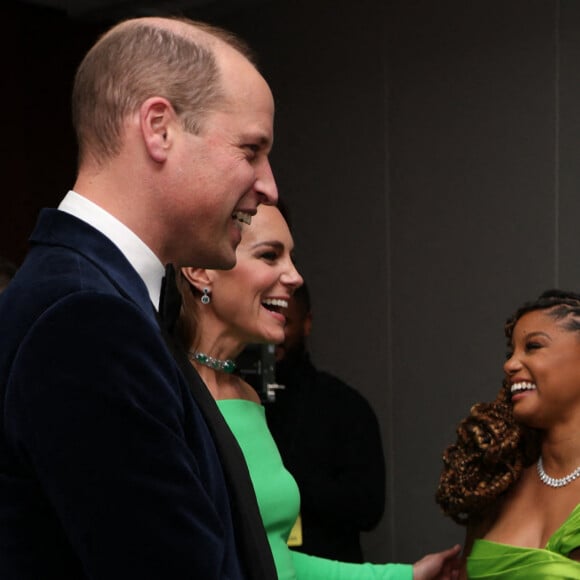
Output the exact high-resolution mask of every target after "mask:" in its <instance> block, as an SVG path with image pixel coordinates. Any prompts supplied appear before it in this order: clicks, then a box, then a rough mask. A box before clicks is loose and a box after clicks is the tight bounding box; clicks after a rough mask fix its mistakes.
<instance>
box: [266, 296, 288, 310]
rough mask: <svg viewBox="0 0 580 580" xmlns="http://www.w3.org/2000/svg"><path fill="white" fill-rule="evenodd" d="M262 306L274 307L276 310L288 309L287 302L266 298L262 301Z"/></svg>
mask: <svg viewBox="0 0 580 580" xmlns="http://www.w3.org/2000/svg"><path fill="white" fill-rule="evenodd" d="M262 304H263V305H264V306H275V307H277V308H288V300H283V299H281V298H266V299H265V300H262Z"/></svg>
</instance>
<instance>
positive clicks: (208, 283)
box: [181, 267, 212, 293]
mask: <svg viewBox="0 0 580 580" xmlns="http://www.w3.org/2000/svg"><path fill="white" fill-rule="evenodd" d="M181 273H182V274H183V277H184V278H185V279H186V280H187V281H188V282H189V283H190V284H191V285H192V286H195V288H197V289H198V290H199V292H201V293H203V289H204V288H207V289H208V290H210V291H211V288H212V279H211V275H210V273H209V272H208V270H206V269H205V268H191V267H189V268H181Z"/></svg>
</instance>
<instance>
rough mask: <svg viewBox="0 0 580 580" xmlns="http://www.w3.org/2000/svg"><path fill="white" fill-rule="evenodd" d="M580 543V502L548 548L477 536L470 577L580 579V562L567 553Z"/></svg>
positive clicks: (469, 559) (470, 556) (538, 579)
mask: <svg viewBox="0 0 580 580" xmlns="http://www.w3.org/2000/svg"><path fill="white" fill-rule="evenodd" d="M578 547H580V504H578V505H577V506H576V507H575V508H574V510H573V511H572V513H571V514H570V515H569V516H568V518H567V519H566V521H565V522H564V523H563V524H562V525H561V526H560V527H559V528H558V529H557V530H556V531H555V532H554V533H553V534H552V536H551V537H550V539H549V540H548V543H547V544H546V547H545V548H522V547H519V546H510V545H508V544H499V543H497V542H490V541H489V540H475V542H474V543H473V548H472V550H471V554H470V555H469V557H468V558H467V576H468V578H469V579H470V580H479V579H483V578H485V579H493V580H504V579H505V580H508V579H509V580H566V579H570V580H572V579H574V580H578V579H579V578H580V562H576V561H575V560H571V559H570V558H568V557H566V555H567V554H569V553H570V552H571V551H572V550H574V548H578Z"/></svg>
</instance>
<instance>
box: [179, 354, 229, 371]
mask: <svg viewBox="0 0 580 580" xmlns="http://www.w3.org/2000/svg"><path fill="white" fill-rule="evenodd" d="M187 356H188V357H189V358H190V360H194V361H195V362H198V363H199V364H200V365H204V366H206V367H209V368H210V369H213V370H214V371H220V372H222V373H228V374H230V373H233V372H234V370H235V369H236V363H235V362H234V361H233V360H231V359H229V358H228V359H225V360H223V359H219V358H214V357H213V356H209V354H205V353H203V352H198V351H195V352H191V351H190V352H188V353H187Z"/></svg>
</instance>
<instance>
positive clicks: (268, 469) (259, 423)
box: [218, 399, 413, 580]
mask: <svg viewBox="0 0 580 580" xmlns="http://www.w3.org/2000/svg"><path fill="white" fill-rule="evenodd" d="M218 406H219V408H220V411H221V412H222V415H223V416H224V418H225V420H226V422H227V423H228V425H229V426H230V429H231V430H232V432H233V434H234V436H235V437H236V439H237V441H238V443H239V444H240V447H241V449H242V452H243V454H244V457H245V458H246V463H247V464H248V469H249V471H250V476H251V478H252V483H253V484H254V489H255V491H256V497H257V499H258V506H259V508H260V513H261V514H262V520H263V521H264V527H265V529H266V533H267V535H268V541H269V542H270V547H271V548H272V554H273V556H274V562H275V564H276V570H277V572H278V578H279V580H412V578H413V567H412V565H410V564H350V563H346V562H337V561H335V560H326V559H324V558H317V557H315V556H308V555H307V554H301V553H299V552H294V551H292V550H291V549H290V548H289V547H288V545H287V543H286V542H287V539H288V536H289V534H290V530H291V529H292V526H293V524H294V522H295V521H296V518H297V516H298V512H299V510H300V493H299V491H298V486H297V485H296V481H295V480H294V478H293V477H292V475H290V473H289V472H288V470H287V469H286V468H285V467H284V465H283V463H282V458H281V457H280V453H279V452H278V448H277V447H276V443H275V442H274V439H273V438H272V435H271V434H270V431H269V429H268V426H267V424H266V416H265V412H264V407H263V406H262V405H260V404H258V403H254V402H252V401H246V400H243V399H224V400H221V401H218Z"/></svg>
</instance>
